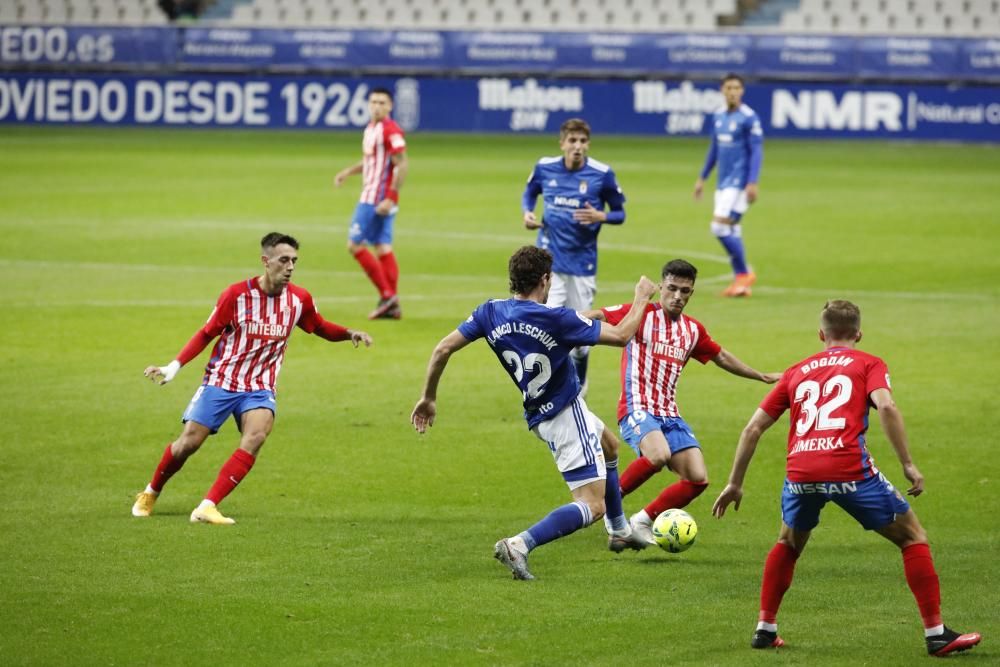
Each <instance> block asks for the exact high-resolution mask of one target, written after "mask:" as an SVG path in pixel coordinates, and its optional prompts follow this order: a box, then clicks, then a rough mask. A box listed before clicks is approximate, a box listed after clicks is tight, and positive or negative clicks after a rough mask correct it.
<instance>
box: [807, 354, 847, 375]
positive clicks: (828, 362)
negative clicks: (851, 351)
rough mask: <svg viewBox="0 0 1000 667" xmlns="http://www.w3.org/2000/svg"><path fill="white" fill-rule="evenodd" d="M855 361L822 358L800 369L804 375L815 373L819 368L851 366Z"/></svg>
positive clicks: (844, 358) (841, 358)
mask: <svg viewBox="0 0 1000 667" xmlns="http://www.w3.org/2000/svg"><path fill="white" fill-rule="evenodd" d="M853 361H854V359H853V358H851V357H820V358H819V359H813V360H812V361H810V362H809V363H808V364H802V366H801V367H800V368H799V370H800V371H802V374H803V375H806V374H807V373H809V371H814V370H816V369H817V368H826V367H827V366H850V365H851V362H853Z"/></svg>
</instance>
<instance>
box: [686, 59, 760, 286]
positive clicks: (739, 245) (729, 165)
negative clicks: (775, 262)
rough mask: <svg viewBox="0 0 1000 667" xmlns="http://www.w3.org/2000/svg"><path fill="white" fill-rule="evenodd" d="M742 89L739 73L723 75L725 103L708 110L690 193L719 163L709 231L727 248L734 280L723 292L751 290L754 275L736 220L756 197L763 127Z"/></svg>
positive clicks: (697, 193) (698, 193)
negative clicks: (707, 133) (705, 141)
mask: <svg viewBox="0 0 1000 667" xmlns="http://www.w3.org/2000/svg"><path fill="white" fill-rule="evenodd" d="M743 90H744V88H743V79H741V78H740V77H739V76H737V75H736V74H729V75H727V76H726V78H725V79H723V80H722V95H723V96H724V97H725V98H726V106H725V107H723V108H721V109H719V110H718V111H716V112H715V113H714V114H713V115H712V127H711V131H712V143H711V144H710V145H709V147H708V155H706V156H705V166H703V167H702V168H701V174H699V176H698V180H696V181H695V183H694V198H695V199H698V200H700V199H701V194H702V190H703V189H704V187H705V179H706V178H708V175H709V174H710V173H712V168H713V167H714V166H715V164H716V163H718V165H719V173H718V178H717V182H716V186H715V188H716V189H715V210H714V211H713V217H712V233H713V234H715V236H716V238H718V239H719V243H721V244H722V247H723V248H725V249H726V253H727V254H728V255H729V262H730V264H731V265H732V267H733V282H732V283H731V284H730V285H729V287H727V288H726V289H725V290H724V291H723V292H722V295H723V296H750V293H751V289H750V286H751V285H753V284H754V281H756V280H757V276H756V275H754V272H753V271H752V270H751V269H750V265H749V264H747V260H746V253H745V251H744V249H743V230H742V226H741V225H740V221H741V220H742V219H743V214H744V213H746V212H747V209H748V208H750V204H752V203H754V202H755V201H757V181H758V180H759V178H760V166H761V162H763V159H764V131H763V130H762V129H761V127H760V119H759V118H757V114H756V113H755V112H754V110H753V109H751V108H750V107H748V106H747V105H745V104H743Z"/></svg>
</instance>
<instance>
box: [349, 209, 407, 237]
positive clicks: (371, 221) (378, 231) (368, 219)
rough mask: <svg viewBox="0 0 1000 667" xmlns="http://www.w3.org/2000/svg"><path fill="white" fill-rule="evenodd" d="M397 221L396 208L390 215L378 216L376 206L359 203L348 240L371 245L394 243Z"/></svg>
mask: <svg viewBox="0 0 1000 667" xmlns="http://www.w3.org/2000/svg"><path fill="white" fill-rule="evenodd" d="M395 220H396V207H393V208H392V210H391V211H389V214H388V215H376V214H375V205H374V204H364V203H359V204H358V207H357V208H356V209H354V217H353V218H351V229H350V231H348V233H347V238H349V239H350V240H351V243H370V244H371V245H379V244H389V243H392V223H393V222H394V221H395Z"/></svg>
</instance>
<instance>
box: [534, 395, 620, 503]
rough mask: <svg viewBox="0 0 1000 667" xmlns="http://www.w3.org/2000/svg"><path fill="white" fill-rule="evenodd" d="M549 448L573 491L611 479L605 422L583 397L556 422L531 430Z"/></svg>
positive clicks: (559, 415) (564, 411)
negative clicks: (606, 463) (606, 461)
mask: <svg viewBox="0 0 1000 667" xmlns="http://www.w3.org/2000/svg"><path fill="white" fill-rule="evenodd" d="M531 432H532V433H534V434H535V435H536V436H538V439H539V440H542V441H543V442H545V443H546V444H547V445H548V446H549V450H551V451H552V458H553V459H555V462H556V467H557V468H559V472H561V473H562V476H563V479H564V480H566V485H567V486H569V490H570V491H573V490H575V489H578V488H580V487H581V486H585V485H587V484H590V483H591V482H596V481H598V480H602V479H607V475H608V472H607V469H606V468H605V467H604V451H603V450H602V449H601V434H602V433H603V432H604V422H602V421H601V420H600V419H599V418H598V417H597V416H596V415H595V414H593V413H592V412H591V411H590V409H589V408H588V407H587V404H586V402H584V400H583V399H582V398H580V397H579V396H578V397H577V398H576V400H574V401H573V402H572V403H570V404H569V405H567V406H566V407H565V408H564V409H563V411H562V412H560V413H559V414H557V415H556V416H555V417H553V418H552V419H548V420H546V421H543V422H542V423H541V424H539V425H538V426H536V427H535V428H533V429H531Z"/></svg>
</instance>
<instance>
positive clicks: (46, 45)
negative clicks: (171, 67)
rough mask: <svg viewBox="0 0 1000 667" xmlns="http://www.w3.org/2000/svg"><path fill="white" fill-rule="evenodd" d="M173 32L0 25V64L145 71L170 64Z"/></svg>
mask: <svg viewBox="0 0 1000 667" xmlns="http://www.w3.org/2000/svg"><path fill="white" fill-rule="evenodd" d="M179 39H180V35H179V33H178V32H177V31H176V30H175V29H173V28H122V27H117V28H111V27H96V26H94V27H92V26H66V27H63V26H22V25H0V66H2V67H4V68H32V67H39V66H42V67H49V68H54V67H58V68H60V69H75V68H80V69H84V68H86V69H93V68H95V67H97V68H109V69H110V68H138V69H141V68H148V67H162V66H163V65H164V64H169V63H173V62H174V60H175V59H176V56H177V48H178V43H179Z"/></svg>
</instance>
